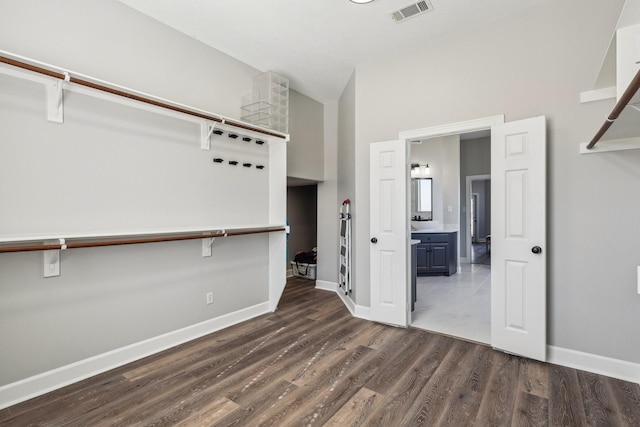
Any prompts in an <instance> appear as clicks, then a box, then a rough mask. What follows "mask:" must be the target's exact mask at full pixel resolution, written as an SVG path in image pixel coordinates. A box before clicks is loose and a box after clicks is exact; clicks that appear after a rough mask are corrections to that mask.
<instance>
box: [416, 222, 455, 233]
mask: <svg viewBox="0 0 640 427" xmlns="http://www.w3.org/2000/svg"><path fill="white" fill-rule="evenodd" d="M452 231H458V226H457V225H449V224H445V225H442V224H438V225H436V226H434V227H429V228H426V227H425V228H420V229H416V227H413V226H412V227H411V234H415V233H420V234H422V233H451V232H452Z"/></svg>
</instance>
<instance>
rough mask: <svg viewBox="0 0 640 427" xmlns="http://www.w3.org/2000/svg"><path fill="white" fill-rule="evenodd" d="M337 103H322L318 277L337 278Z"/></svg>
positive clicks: (334, 280)
mask: <svg viewBox="0 0 640 427" xmlns="http://www.w3.org/2000/svg"><path fill="white" fill-rule="evenodd" d="M339 203H340V201H339V200H338V103H337V102H333V103H328V104H325V105H324V179H323V180H322V182H319V183H318V258H319V259H320V260H322V261H321V262H320V263H319V264H318V265H317V271H316V273H317V279H318V280H321V281H324V282H328V283H330V284H333V283H337V282H338V254H337V247H338V221H337V219H336V218H337V215H338V213H337V212H338V206H339V205H338V204H339Z"/></svg>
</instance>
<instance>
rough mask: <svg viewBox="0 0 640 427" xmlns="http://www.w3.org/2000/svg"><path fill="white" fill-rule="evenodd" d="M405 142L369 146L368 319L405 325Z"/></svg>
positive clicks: (406, 272)
mask: <svg viewBox="0 0 640 427" xmlns="http://www.w3.org/2000/svg"><path fill="white" fill-rule="evenodd" d="M406 157H407V148H406V142H405V141H387V142H377V143H374V144H371V146H370V148H369V160H370V183H371V184H370V185H371V188H370V194H371V199H370V221H371V222H370V236H369V239H370V243H369V246H370V248H371V249H370V262H371V268H370V273H371V277H370V282H371V319H372V320H375V321H377V322H382V323H387V324H390V325H397V326H402V327H406V326H407V325H408V302H409V294H408V292H407V289H408V286H409V280H407V279H408V277H409V275H408V272H409V264H410V259H408V246H407V245H408V238H407V236H408V234H409V229H408V227H409V225H408V213H407V212H410V208H409V206H408V198H407V194H408V193H407V187H408V182H409V178H408V177H409V170H408V162H407V159H406Z"/></svg>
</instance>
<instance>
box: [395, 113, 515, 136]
mask: <svg viewBox="0 0 640 427" xmlns="http://www.w3.org/2000/svg"><path fill="white" fill-rule="evenodd" d="M502 123H504V115H499V116H491V117H484V118H481V119H475V120H467V121H466V122H457V123H449V124H446V125H440V126H431V127H427V128H421V129H414V130H408V131H404V132H400V133H399V134H398V137H399V139H405V140H409V139H425V138H436V137H440V136H448V135H457V134H460V133H467V132H475V131H478V130H486V129H491V126H493V125H499V124H502Z"/></svg>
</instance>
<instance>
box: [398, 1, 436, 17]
mask: <svg viewBox="0 0 640 427" xmlns="http://www.w3.org/2000/svg"><path fill="white" fill-rule="evenodd" d="M432 10H433V6H432V5H431V3H430V2H429V1H427V0H422V1H419V2H417V3H412V4H410V5H409V6H405V7H403V8H402V9H400V10H396V11H394V12H391V17H392V18H393V20H394V21H396V22H402V21H405V20H407V19H409V18H413V17H416V16H419V15H422V14H425V13H427V12H431V11H432Z"/></svg>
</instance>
